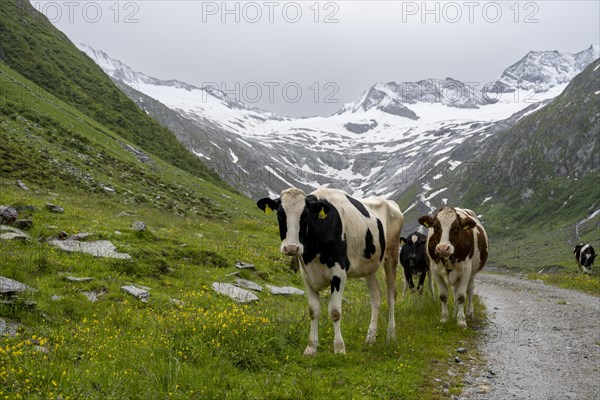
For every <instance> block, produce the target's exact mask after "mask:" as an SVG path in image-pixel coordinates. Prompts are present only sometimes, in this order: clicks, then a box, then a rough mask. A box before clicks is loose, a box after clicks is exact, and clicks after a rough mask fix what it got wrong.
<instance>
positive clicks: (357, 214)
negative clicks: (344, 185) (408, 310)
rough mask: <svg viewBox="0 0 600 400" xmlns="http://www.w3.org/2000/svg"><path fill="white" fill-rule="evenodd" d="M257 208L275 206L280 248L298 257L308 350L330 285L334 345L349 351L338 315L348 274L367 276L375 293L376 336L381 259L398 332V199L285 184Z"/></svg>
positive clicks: (392, 331) (371, 333)
mask: <svg viewBox="0 0 600 400" xmlns="http://www.w3.org/2000/svg"><path fill="white" fill-rule="evenodd" d="M257 206H258V208H260V209H261V210H263V211H265V212H266V213H267V214H268V213H269V212H270V211H271V210H274V211H276V212H277V219H278V221H279V234H280V236H281V252H282V253H283V254H286V255H289V256H295V257H298V259H299V264H300V270H301V273H302V279H303V281H304V286H305V287H306V292H307V295H308V306H309V312H310V320H311V322H310V333H309V336H308V346H307V347H306V349H305V350H304V354H305V355H314V354H316V352H317V347H318V344H319V332H318V326H319V314H320V311H321V306H320V299H319V292H320V291H321V290H325V289H330V290H331V297H330V299H329V306H328V311H329V315H330V317H331V320H332V321H333V330H334V340H333V347H334V350H335V352H336V353H345V351H346V349H345V345H344V339H343V338H342V333H341V328H340V320H341V317H342V297H343V295H344V287H345V283H346V278H361V277H364V278H365V282H366V284H367V288H368V289H369V294H370V297H371V322H370V324H369V330H368V332H367V339H366V341H367V343H373V342H375V337H376V335H377V320H378V317H379V307H380V304H381V291H380V289H379V283H378V281H377V276H376V272H377V269H378V268H379V266H380V265H381V264H382V263H383V265H384V270H385V281H386V286H387V297H388V305H389V323H388V331H387V337H388V339H395V338H396V322H395V317H394V304H395V299H396V268H397V265H398V248H399V244H400V243H399V238H400V231H401V230H402V225H403V223H404V217H403V215H402V212H400V208H399V207H398V205H397V204H396V203H394V202H392V201H388V200H385V199H383V198H380V197H370V198H367V199H362V200H357V199H354V198H352V197H350V196H348V195H346V194H345V193H344V192H341V191H339V190H334V189H328V188H319V189H317V190H315V191H314V192H312V193H310V194H309V195H306V194H305V193H304V192H303V191H302V190H300V189H296V188H291V189H287V190H284V191H283V192H282V193H281V197H279V198H278V199H270V198H263V199H261V200H259V201H258V202H257Z"/></svg>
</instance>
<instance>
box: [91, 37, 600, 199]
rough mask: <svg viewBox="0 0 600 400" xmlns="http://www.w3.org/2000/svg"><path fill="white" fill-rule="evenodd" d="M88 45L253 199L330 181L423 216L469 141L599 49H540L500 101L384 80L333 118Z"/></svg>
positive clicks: (527, 108) (533, 102)
mask: <svg viewBox="0 0 600 400" xmlns="http://www.w3.org/2000/svg"><path fill="white" fill-rule="evenodd" d="M80 48H81V49H82V50H83V51H85V52H86V53H87V54H88V55H89V56H90V57H92V58H93V59H94V60H95V61H96V62H97V63H98V64H99V65H100V66H101V67H102V68H103V69H104V71H105V72H106V73H107V74H109V75H110V76H111V77H112V79H113V80H114V81H115V82H117V83H119V84H120V85H121V87H129V88H132V90H129V93H128V92H127V91H126V93H128V95H129V97H130V98H131V99H133V100H134V101H135V102H136V103H137V104H138V105H139V106H140V107H142V108H143V109H144V110H145V111H146V112H147V113H148V114H150V115H151V116H153V117H154V118H156V119H158V120H159V121H160V122H161V123H163V124H164V125H166V126H168V127H170V129H172V130H173V131H174V132H175V133H176V135H177V137H178V138H179V140H180V141H181V142H182V143H184V145H185V146H186V147H187V148H188V149H189V150H190V151H192V152H193V153H194V154H196V155H197V156H198V157H200V158H201V159H203V160H204V161H205V162H206V163H207V164H208V165H209V166H211V167H212V168H213V169H215V170H216V171H217V173H218V174H219V175H220V176H221V178H223V179H224V180H225V181H227V182H229V183H230V184H231V185H233V186H234V187H236V188H237V189H238V190H240V191H241V192H243V193H245V194H247V195H249V196H251V197H262V196H264V195H265V194H268V193H273V194H275V193H279V192H280V191H281V190H283V189H285V188H287V187H289V186H296V187H300V188H303V189H305V190H312V188H314V187H317V186H321V185H326V186H329V187H335V188H340V189H343V190H346V191H348V192H351V193H353V194H354V195H355V196H368V195H373V194H378V195H383V196H386V197H390V198H397V199H398V198H405V197H406V196H405V195H407V194H408V195H410V196H412V198H417V199H418V200H417V202H416V204H415V205H414V206H412V202H411V203H410V204H404V206H405V207H406V208H409V206H412V207H419V208H424V209H430V208H432V207H433V202H434V200H436V199H438V198H439V199H446V201H448V199H447V198H446V196H445V195H442V193H443V192H444V191H445V190H448V189H447V188H443V187H439V189H438V190H440V192H439V193H437V194H435V192H434V191H433V189H434V188H436V187H438V186H439V184H438V183H439V182H440V181H441V179H442V178H443V177H445V176H455V175H456V174H457V172H458V170H457V168H458V167H459V166H461V165H462V164H465V163H467V162H468V161H469V160H470V158H471V157H472V153H471V152H470V151H469V150H468V149H469V148H470V147H471V146H474V147H479V145H480V144H482V143H484V142H486V141H488V140H489V139H490V138H491V137H493V136H495V135H497V134H498V133H499V132H503V131H506V130H507V129H510V128H511V127H513V126H514V125H515V124H517V123H518V122H519V121H520V120H521V119H522V118H524V117H525V116H527V115H529V114H530V113H533V112H534V111H535V110H537V109H540V108H542V107H543V106H545V105H546V104H547V103H548V101H549V100H550V99H552V98H554V97H556V96H557V95H559V94H560V93H561V92H562V90H563V89H564V88H565V87H566V85H567V83H566V82H568V81H569V80H570V79H571V78H572V77H573V76H574V75H575V74H576V73H578V72H580V71H581V69H583V68H584V67H585V66H586V65H587V64H586V63H589V62H591V61H592V59H591V58H592V57H593V55H594V54H597V48H596V47H592V48H590V49H587V50H584V51H582V52H580V53H577V54H565V53H558V52H536V53H533V52H531V53H529V54H528V55H526V56H525V57H524V58H523V59H522V60H520V61H519V62H517V63H516V64H514V65H513V66H511V67H509V68H508V69H507V70H505V72H504V73H503V74H502V76H501V77H500V78H499V79H498V80H497V82H496V83H497V85H499V86H502V87H503V91H500V92H498V93H495V94H494V96H489V95H488V93H487V92H485V91H483V92H482V91H481V90H479V88H476V87H471V86H469V85H468V84H466V83H463V82H460V81H457V80H454V79H451V78H446V79H427V80H422V81H418V82H388V83H378V84H375V85H374V86H373V87H371V88H370V89H368V90H367V91H365V92H364V93H363V94H362V95H361V96H360V97H359V98H358V99H357V100H356V101H355V102H352V103H349V104H346V105H344V106H343V107H342V108H341V109H340V110H339V111H338V112H337V113H336V114H334V115H331V116H329V117H308V118H287V117H281V116H278V115H275V114H273V113H269V112H266V111H263V110H259V109H256V108H254V107H249V106H246V105H245V104H243V103H241V102H239V101H237V100H236V99H230V98H228V97H227V96H226V95H225V94H223V93H222V92H220V91H218V90H216V89H214V88H198V87H195V86H193V85H189V84H186V83H183V82H179V81H167V80H160V79H156V78H151V77H148V76H146V75H144V74H142V73H139V72H134V71H132V70H131V68H129V67H127V66H126V65H125V64H123V63H122V62H119V61H117V60H112V59H111V58H110V57H109V56H108V55H106V54H105V53H102V52H99V51H96V50H93V49H90V48H89V47H87V46H80ZM533 55H535V56H536V57H537V58H536V57H533ZM536 60H542V61H543V62H542V61H540V62H537V61H536ZM517 74H521V75H522V76H521V75H517ZM510 76H513V78H514V79H513V80H512V81H511V80H510V79H509V77H510ZM526 82H538V83H540V82H543V83H544V85H541V86H540V85H538V86H535V88H531V87H530V86H527V85H526ZM514 87H517V88H519V90H521V91H522V92H523V93H520V96H519V97H518V98H516V97H515V96H513V95H512V94H511V91H510V90H509V88H514ZM142 93H143V95H142ZM416 183H418V184H416ZM434 194H435V196H434Z"/></svg>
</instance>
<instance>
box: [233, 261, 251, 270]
mask: <svg viewBox="0 0 600 400" xmlns="http://www.w3.org/2000/svg"><path fill="white" fill-rule="evenodd" d="M235 267H236V268H239V269H254V264H250V263H246V262H243V261H240V262H237V263H236V264H235Z"/></svg>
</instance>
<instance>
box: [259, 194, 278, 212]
mask: <svg viewBox="0 0 600 400" xmlns="http://www.w3.org/2000/svg"><path fill="white" fill-rule="evenodd" d="M280 204H281V199H277V200H273V199H271V198H269V197H265V198H264V199H260V200H259V201H257V202H256V205H257V206H258V208H260V209H261V210H263V211H264V212H265V214H267V215H269V214H271V213H272V212H273V210H277V209H278V208H279V205H280Z"/></svg>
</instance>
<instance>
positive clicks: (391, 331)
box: [383, 240, 398, 340]
mask: <svg viewBox="0 0 600 400" xmlns="http://www.w3.org/2000/svg"><path fill="white" fill-rule="evenodd" d="M389 247H390V248H388V249H387V250H386V253H387V254H386V256H385V258H384V262H383V270H384V272H385V286H386V289H387V301H388V313H389V316H388V328H387V339H388V340H396V315H395V311H394V310H395V305H396V268H397V266H398V241H397V240H396V246H395V248H394V247H393V246H389Z"/></svg>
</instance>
